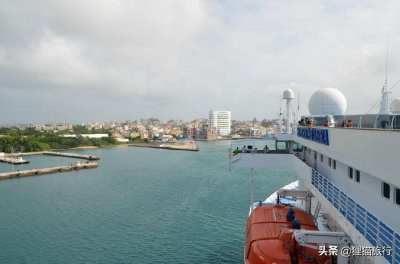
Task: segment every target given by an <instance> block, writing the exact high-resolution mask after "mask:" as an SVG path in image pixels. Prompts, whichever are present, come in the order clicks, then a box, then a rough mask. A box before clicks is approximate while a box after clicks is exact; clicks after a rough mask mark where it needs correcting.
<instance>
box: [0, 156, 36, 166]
mask: <svg viewBox="0 0 400 264" xmlns="http://www.w3.org/2000/svg"><path fill="white" fill-rule="evenodd" d="M0 162H4V163H9V164H16V165H19V164H27V163H29V161H28V160H24V159H22V157H20V158H13V157H0Z"/></svg>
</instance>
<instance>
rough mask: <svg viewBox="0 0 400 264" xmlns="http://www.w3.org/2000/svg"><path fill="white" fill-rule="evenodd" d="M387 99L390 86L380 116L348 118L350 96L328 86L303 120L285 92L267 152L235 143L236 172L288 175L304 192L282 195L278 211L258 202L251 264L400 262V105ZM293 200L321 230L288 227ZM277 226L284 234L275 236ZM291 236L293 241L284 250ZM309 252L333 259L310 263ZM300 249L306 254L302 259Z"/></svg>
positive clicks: (248, 253) (248, 256)
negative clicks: (293, 175) (286, 171)
mask: <svg viewBox="0 0 400 264" xmlns="http://www.w3.org/2000/svg"><path fill="white" fill-rule="evenodd" d="M388 94H389V93H388V91H387V88H385V87H384V88H383V89H382V98H381V102H380V109H379V112H378V113H377V114H364V115H347V114H345V113H346V107H347V103H346V99H345V97H344V95H343V94H342V93H341V92H340V91H339V90H337V89H334V88H323V89H320V90H318V91H316V92H315V93H314V94H313V95H312V96H311V97H310V99H309V103H308V107H309V111H310V115H309V116H302V117H299V118H297V116H296V114H295V113H294V111H293V105H292V104H293V99H294V93H293V91H292V90H286V91H284V93H283V101H284V102H285V104H286V105H285V111H284V112H283V113H281V114H280V116H281V119H280V122H279V123H278V125H277V129H276V133H275V137H276V139H275V140H274V141H271V140H269V141H263V142H262V143H261V147H260V142H255V141H246V142H245V143H243V141H242V142H232V146H231V149H230V153H231V155H230V161H231V166H232V167H233V168H234V167H241V168H249V169H252V170H267V169H289V170H292V171H294V172H295V173H296V174H297V176H298V178H299V182H300V184H299V186H301V187H298V188H296V189H294V190H292V191H290V190H285V189H282V190H279V191H278V192H277V199H275V200H277V201H274V202H275V205H274V204H273V203H271V200H266V201H259V202H255V201H252V203H251V208H250V214H249V219H248V223H247V229H246V235H245V236H246V243H245V249H244V262H245V263H246V264H253V263H340V264H342V263H386V264H387V263H391V264H400V175H399V168H398V165H399V164H398V162H400V159H399V154H398V153H399V151H400V130H399V129H400V99H399V98H397V99H393V100H391V104H389V98H388ZM299 120H300V121H299ZM262 145H267V147H265V146H264V147H263V148H262ZM266 195H267V194H266ZM286 198H288V199H289V200H286V201H284V200H283V199H286ZM290 199H291V201H293V202H295V203H298V202H299V201H302V202H301V203H299V204H300V206H303V208H302V211H301V212H305V213H306V214H307V215H308V216H309V217H310V219H311V220H312V222H314V223H315V225H316V227H317V228H318V229H319V230H317V229H316V228H313V227H310V228H305V227H306V226H311V224H307V223H303V224H302V223H301V220H300V225H301V227H300V228H293V229H292V228H291V226H290V225H289V226H288V222H287V219H285V214H286V213H287V214H289V208H292V206H296V205H293V204H291V203H290ZM283 201H284V202H283ZM267 207H269V209H266V208H267ZM282 208H283V209H282ZM285 208H286V209H285ZM293 208H294V207H293ZM271 210H272V211H271ZM290 210H292V209H290ZM254 214H258V215H254ZM297 214H298V213H296V215H297ZM301 214H302V213H301ZM278 218H282V219H281V220H279V219H278ZM302 219H305V218H304V217H303V218H302ZM303 221H308V222H309V220H307V219H306V220H303ZM289 224H290V223H289ZM276 226H278V227H281V228H282V229H281V230H278V231H276V230H275V231H276V232H275V231H274V228H275V227H276ZM271 230H272V231H271ZM288 233H289V234H288ZM285 238H286V239H288V238H289V240H292V241H289V243H288V244H285V243H287V242H288V241H285ZM274 240H275V241H276V242H277V243H278V244H279V243H281V244H280V246H279V245H278V244H276V245H275V244H273V243H272V242H271V241H274ZM279 241H280V242H279ZM267 242H268V243H267ZM270 242H271V243H270ZM291 243H293V244H292V245H291ZM274 245H275V246H274ZM288 245H289V246H288ZM290 245H291V246H290ZM293 245H294V246H293ZM307 249H312V250H314V251H313V254H314V255H315V252H318V256H331V258H330V259H329V260H326V259H319V260H318V259H317V258H313V257H312V256H310V257H309V258H308V262H307V258H306V257H304V256H305V255H306V254H305V253H304V252H306V251H305V250H307ZM296 250H297V251H299V250H300V251H301V252H303V253H301V254H300V255H302V258H303V260H302V261H300V259H299V257H298V255H296V252H295V251H296ZM311 255H312V254H311Z"/></svg>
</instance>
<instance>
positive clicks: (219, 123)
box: [209, 110, 231, 136]
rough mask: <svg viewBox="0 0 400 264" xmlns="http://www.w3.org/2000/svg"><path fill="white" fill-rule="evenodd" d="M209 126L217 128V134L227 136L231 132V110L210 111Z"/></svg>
mask: <svg viewBox="0 0 400 264" xmlns="http://www.w3.org/2000/svg"><path fill="white" fill-rule="evenodd" d="M209 120H210V126H211V127H215V128H216V129H217V134H218V135H222V136H227V135H229V134H230V133H231V111H213V110H211V111H210V118H209Z"/></svg>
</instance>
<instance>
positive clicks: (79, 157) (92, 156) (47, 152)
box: [42, 151, 100, 160]
mask: <svg viewBox="0 0 400 264" xmlns="http://www.w3.org/2000/svg"><path fill="white" fill-rule="evenodd" d="M42 154H43V155H50V156H60V157H67V158H77V159H85V160H99V159H100V157H99V156H94V155H81V154H75V153H66V152H55V151H43V152H42Z"/></svg>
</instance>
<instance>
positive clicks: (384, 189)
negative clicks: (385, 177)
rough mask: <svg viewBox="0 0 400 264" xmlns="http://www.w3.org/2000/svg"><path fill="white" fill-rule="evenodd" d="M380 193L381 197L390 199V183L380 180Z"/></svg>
mask: <svg viewBox="0 0 400 264" xmlns="http://www.w3.org/2000/svg"><path fill="white" fill-rule="evenodd" d="M382 195H383V197H385V198H388V199H390V185H389V184H387V183H386V182H382Z"/></svg>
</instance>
